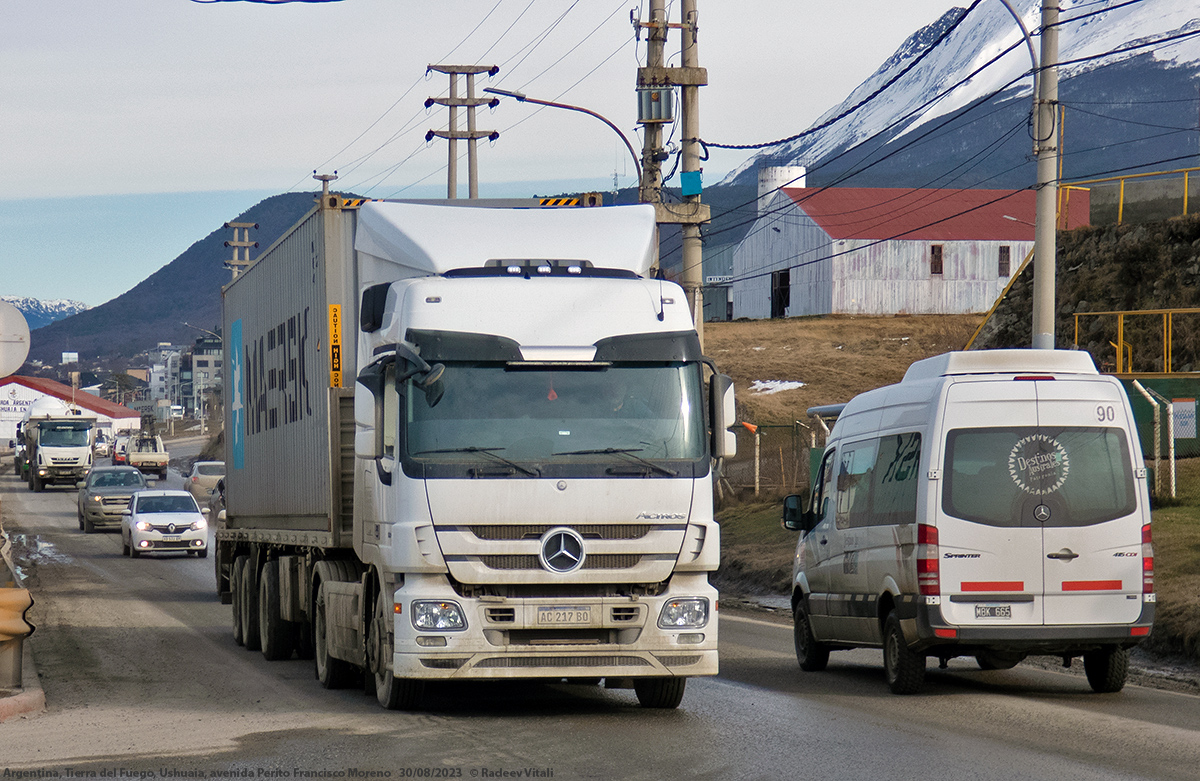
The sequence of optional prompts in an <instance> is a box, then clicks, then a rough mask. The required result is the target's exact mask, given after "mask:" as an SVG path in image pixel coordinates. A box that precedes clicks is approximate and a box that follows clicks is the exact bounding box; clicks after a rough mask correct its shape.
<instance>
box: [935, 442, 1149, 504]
mask: <svg viewBox="0 0 1200 781" xmlns="http://www.w3.org/2000/svg"><path fill="white" fill-rule="evenodd" d="M944 475H945V477H944V487H943V493H942V510H943V511H944V512H945V513H946V514H947V515H952V516H954V517H956V518H962V519H964V520H968V521H974V522H976V523H982V524H986V525H989V526H1090V525H1092V524H1096V523H1103V522H1105V521H1111V520H1113V519H1115V518H1120V517H1122V516H1125V515H1129V514H1130V513H1132V512H1133V511H1134V509H1136V506H1137V494H1136V489H1135V487H1134V482H1133V469H1132V465H1131V463H1130V458H1129V445H1128V442H1126V438H1125V432H1124V431H1122V430H1121V429H1116V428H1073V427H1057V428H1050V427H1045V426H1042V427H1036V428H1035V427H1013V428H971V429H955V430H953V431H951V432H949V434H947V436H946V463H945V470H944ZM1039 508H1041V509H1040V510H1039ZM1047 513H1048V517H1047Z"/></svg>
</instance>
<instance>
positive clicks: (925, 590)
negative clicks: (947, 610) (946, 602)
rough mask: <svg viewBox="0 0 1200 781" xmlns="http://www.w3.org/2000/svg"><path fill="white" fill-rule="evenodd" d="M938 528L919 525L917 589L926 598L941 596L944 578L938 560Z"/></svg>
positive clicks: (923, 524) (939, 555)
mask: <svg viewBox="0 0 1200 781" xmlns="http://www.w3.org/2000/svg"><path fill="white" fill-rule="evenodd" d="M939 558H941V554H940V553H939V552H938V530H937V527H936V526H930V525H928V524H925V523H920V524H917V587H918V589H919V590H920V592H921V596H924V597H936V596H941V593H942V578H941V570H940V568H939V564H938V559H939Z"/></svg>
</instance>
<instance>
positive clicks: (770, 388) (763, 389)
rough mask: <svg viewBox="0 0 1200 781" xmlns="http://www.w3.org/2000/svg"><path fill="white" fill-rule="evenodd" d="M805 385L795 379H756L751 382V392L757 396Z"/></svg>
mask: <svg viewBox="0 0 1200 781" xmlns="http://www.w3.org/2000/svg"><path fill="white" fill-rule="evenodd" d="M803 387H804V383H802V382H796V381H794V380H754V381H753V382H751V383H750V392H751V393H753V394H754V395H756V396H770V395H771V394H772V393H779V392H780V391H789V390H796V389H797V388H803Z"/></svg>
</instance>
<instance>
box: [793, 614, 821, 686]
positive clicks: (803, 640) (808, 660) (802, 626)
mask: <svg viewBox="0 0 1200 781" xmlns="http://www.w3.org/2000/svg"><path fill="white" fill-rule="evenodd" d="M794 618H795V627H794V629H793V633H794V634H795V638H796V661H798V662H799V663H800V669H801V670H804V671H805V672H820V671H821V670H824V669H825V667H826V665H828V664H829V646H827V645H825V644H824V643H821V642H818V641H817V639H816V638H815V637H813V633H812V624H811V623H809V620H808V608H807V607H806V606H805V602H804V599H803V598H801V600H800V601H799V602H798V603H796V612H795V614H794Z"/></svg>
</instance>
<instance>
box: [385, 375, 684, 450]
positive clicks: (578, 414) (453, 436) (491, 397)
mask: <svg viewBox="0 0 1200 781" xmlns="http://www.w3.org/2000/svg"><path fill="white" fill-rule="evenodd" d="M442 381H443V384H444V387H445V395H444V396H443V397H442V399H441V401H440V402H439V403H438V404H437V405H436V406H433V407H431V406H429V404H428V403H427V402H426V399H425V396H424V394H422V393H421V392H419V391H415V392H414V391H413V390H412V387H411V385H410V389H409V391H408V392H407V393H406V394H405V399H406V402H405V425H404V426H403V430H404V432H405V439H406V441H405V447H404V451H405V455H406V457H407V458H409V459H420V460H423V461H443V462H445V461H458V462H462V461H463V460H470V461H473V462H475V463H480V462H482V463H484V464H489V465H490V466H496V465H497V464H498V463H499V460H498V459H497V458H494V457H492V456H489V455H488V453H490V454H494V456H499V457H500V458H501V459H503V460H506V461H508V462H509V463H512V462H526V463H528V462H543V463H544V462H564V463H566V462H571V461H576V462H578V461H581V460H582V461H587V460H591V461H596V460H603V461H606V462H608V463H612V462H614V461H616V462H618V463H631V462H632V461H636V460H648V459H660V460H661V459H688V460H695V459H699V458H701V457H703V455H704V454H705V446H706V441H705V436H704V417H703V411H702V404H701V398H702V397H701V391H700V372H699V370H698V368H697V366H696V365H695V364H685V363H666V364H645V365H643V364H637V365H614V366H601V367H591V366H589V367H586V368H585V367H581V368H559V367H555V368H553V369H551V368H545V367H542V366H538V367H534V368H529V367H525V366H520V365H518V366H508V365H506V364H503V363H448V364H446V371H445V374H444V375H443V378H442ZM484 451H486V452H484ZM616 453H624V454H628V455H631V456H635V457H636V458H635V459H628V458H627V457H614V454H616Z"/></svg>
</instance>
